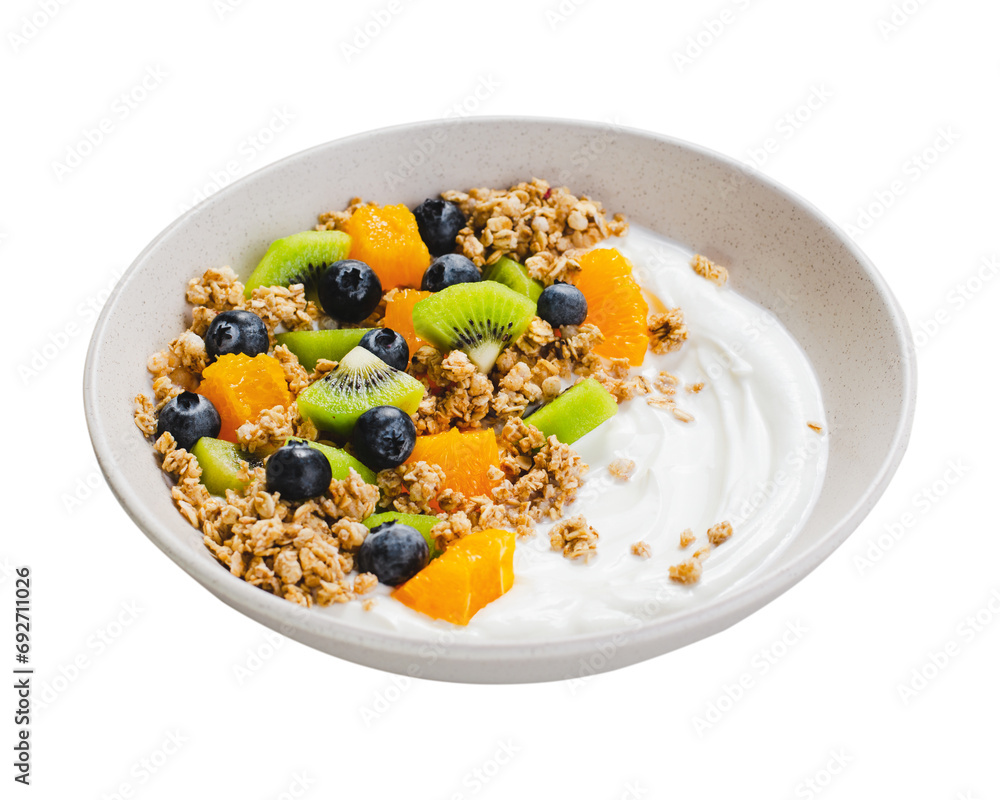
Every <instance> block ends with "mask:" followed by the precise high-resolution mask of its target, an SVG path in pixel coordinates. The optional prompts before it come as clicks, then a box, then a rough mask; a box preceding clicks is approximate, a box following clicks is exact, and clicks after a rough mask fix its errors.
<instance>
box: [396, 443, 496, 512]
mask: <svg viewBox="0 0 1000 800" xmlns="http://www.w3.org/2000/svg"><path fill="white" fill-rule="evenodd" d="M417 461H426V462H428V463H429V464H437V465H438V466H439V467H441V469H443V470H444V474H445V483H444V487H445V488H446V489H454V490H455V491H456V492H461V493H462V494H464V495H465V496H466V497H475V496H477V495H486V496H487V497H488V496H489V493H490V490H491V489H492V488H493V485H494V484H493V481H492V480H490V477H489V475H488V472H489V468H490V467H491V466H494V467H497V468H499V467H500V454H499V451H498V449H497V437H496V434H494V433H493V430H492V429H490V428H487V429H486V430H481V431H466V432H465V433H459V431H458V429H457V428H452V429H451V430H450V431H447V432H446V433H435V434H431V435H430V436H418V437H417V441H416V443H415V444H414V445H413V452H412V453H410V457H409V458H408V459H406V463H407V464H413V463H415V462H417Z"/></svg>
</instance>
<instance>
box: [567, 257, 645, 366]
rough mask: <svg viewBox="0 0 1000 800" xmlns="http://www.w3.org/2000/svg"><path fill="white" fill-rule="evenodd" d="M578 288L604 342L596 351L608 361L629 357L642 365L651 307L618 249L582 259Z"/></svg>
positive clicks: (590, 317)
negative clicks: (608, 359)
mask: <svg viewBox="0 0 1000 800" xmlns="http://www.w3.org/2000/svg"><path fill="white" fill-rule="evenodd" d="M576 288H577V289H579V290H580V291H581V292H583V296H584V297H586V298H587V309H588V311H587V319H586V320H585V321H586V322H589V323H592V324H594V325H596V326H597V327H598V328H600V329H601V333H603V334H604V341H603V342H602V343H601V344H599V345H597V346H596V347H594V352H595V353H597V354H598V355H601V356H605V357H607V358H627V359H628V360H629V363H630V364H631V365H632V366H633V367H638V366H639V365H641V364H642V359H643V356H645V354H646V348H647V347H648V346H649V334H648V333H647V329H646V316H647V315H648V313H649V307H648V306H647V305H646V301H645V300H644V299H643V297H642V290H641V289H640V288H639V284H637V283H636V282H635V281H634V280H633V279H632V265H631V264H630V263H629V261H628V259H626V258H625V257H624V256H623V255H622V254H621V253H619V252H618V251H617V250H615V249H614V248H610V247H609V248H598V249H597V250H591V251H590V252H588V253H584V254H583V256H582V257H581V258H580V274H579V276H578V277H577V279H576Z"/></svg>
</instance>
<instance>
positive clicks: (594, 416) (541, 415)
mask: <svg viewBox="0 0 1000 800" xmlns="http://www.w3.org/2000/svg"><path fill="white" fill-rule="evenodd" d="M617 413H618V402H617V401H616V400H615V397H614V395H613V394H611V392H609V391H608V390H607V389H605V388H604V387H603V386H601V384H599V383H598V382H597V381H596V380H594V379H593V378H586V379H584V380H582V381H580V382H579V383H578V384H576V385H575V386H571V387H570V388H569V389H567V390H566V391H565V392H563V393H562V394H561V395H559V396H558V397H557V398H556V399H555V400H553V401H552V402H551V403H548V404H546V405H544V406H542V407H541V408H540V409H538V411H536V412H535V413H534V414H532V415H531V416H530V417H528V418H527V419H525V420H524V421H525V422H527V423H528V424H529V425H534V426H535V427H536V428H538V430H540V431H541V432H542V433H543V434H545V438H546V439H547V438H548V437H549V436H555V437H556V438H557V439H558V440H559V441H560V442H562V443H563V444H572V443H573V442H575V441H576V440H577V439H579V438H580V437H581V436H583V435H584V434H586V433H590V432H591V431H592V430H594V428H596V427H597V426H598V425H600V424H601V423H602V422H606V421H607V420H609V419H611V418H612V417H613V416H614V415H615V414H617Z"/></svg>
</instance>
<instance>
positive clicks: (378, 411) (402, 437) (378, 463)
mask: <svg viewBox="0 0 1000 800" xmlns="http://www.w3.org/2000/svg"><path fill="white" fill-rule="evenodd" d="M416 443H417V429H416V427H415V426H414V424H413V420H412V419H410V415H409V414H407V413H406V412H405V411H403V410H402V409H399V408H396V406H375V408H369V409H368V410H367V411H366V412H365V413H364V414H362V415H361V416H360V417H358V421H357V422H355V423H354V430H353V431H352V432H351V444H353V445H354V455H355V456H357V457H358V459H359V460H360V461H361V463H362V464H364V465H365V466H366V467H368V468H369V469H373V470H375V471H376V472H378V471H379V470H383V469H391V468H393V467H398V466H399V465H400V464H402V463H403V462H404V461H406V459H408V458H409V457H410V453H412V452H413V446H414V445H415V444H416Z"/></svg>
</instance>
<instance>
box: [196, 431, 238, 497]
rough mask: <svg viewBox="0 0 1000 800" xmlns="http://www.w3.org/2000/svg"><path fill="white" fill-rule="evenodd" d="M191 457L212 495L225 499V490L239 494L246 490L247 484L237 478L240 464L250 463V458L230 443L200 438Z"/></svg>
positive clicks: (207, 437) (208, 437)
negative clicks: (196, 463)
mask: <svg viewBox="0 0 1000 800" xmlns="http://www.w3.org/2000/svg"><path fill="white" fill-rule="evenodd" d="M191 455H193V456H194V457H195V458H196V459H198V466H199V467H201V482H202V483H203V484H205V488H206V489H208V491H210V492H211V493H212V494H215V495H219V496H220V497H225V496H226V489H232V490H233V491H234V492H241V491H243V489H244V488H246V485H247V483H248V482H247V481H243V480H240V477H239V475H240V469H241V468H242V463H241V462H243V461H247V462H250V459H251V456H249V455H248V454H246V453H244V452H243V451H242V450H240V448H239V447H237V446H236V445H235V444H233V443H232V442H226V441H223V440H222V439H213V438H212V437H211V436H202V437H201V438H200V439H199V440H198V441H197V442H195V444H194V447H192V448H191ZM251 466H253V464H251Z"/></svg>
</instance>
